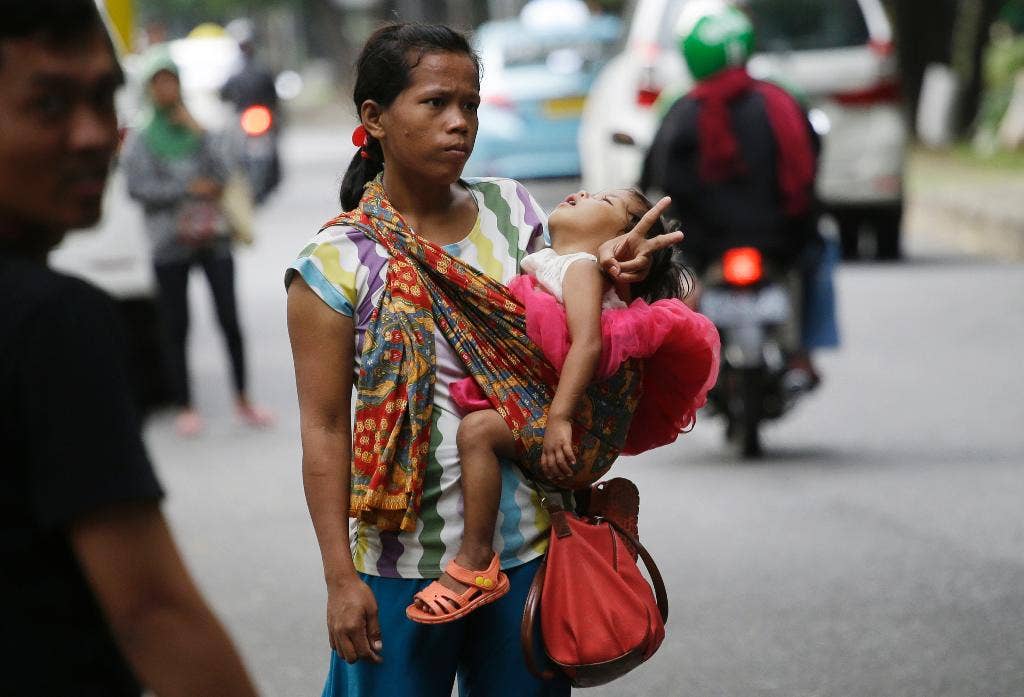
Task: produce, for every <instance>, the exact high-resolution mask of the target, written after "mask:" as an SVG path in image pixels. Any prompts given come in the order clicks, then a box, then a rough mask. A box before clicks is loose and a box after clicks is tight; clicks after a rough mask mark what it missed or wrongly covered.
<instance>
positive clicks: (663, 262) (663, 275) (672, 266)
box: [627, 189, 693, 303]
mask: <svg viewBox="0 0 1024 697" xmlns="http://www.w3.org/2000/svg"><path fill="white" fill-rule="evenodd" d="M629 192H630V193H631V194H633V196H635V197H636V199H637V200H638V201H640V202H641V203H643V205H644V212H647V211H649V210H651V209H652V208H654V204H652V203H651V202H650V201H649V200H648V198H647V197H646V196H644V193H643V192H642V191H640V190H639V189H630V190H629ZM642 217H643V213H640V214H636V213H634V214H632V215H631V216H630V220H629V227H628V228H627V229H630V228H632V227H633V226H635V225H636V224H637V223H639V222H640V219H641V218H642ZM678 229H679V223H678V222H677V221H675V220H672V221H666V220H665V219H664V218H663V217H661V216H658V219H657V220H655V221H654V225H652V226H651V229H650V230H648V231H647V237H648V238H651V237H657V236H658V235H664V234H666V233H669V232H675V231H676V230H678ZM632 290H633V296H634V297H637V298H643V299H644V300H645V301H646V302H649V303H652V302H654V301H655V300H667V299H670V298H676V299H678V300H682V299H683V298H685V297H686V296H687V295H689V294H690V291H692V290H693V272H692V271H690V269H688V268H687V267H686V266H684V265H683V262H682V260H681V259H680V257H679V254H678V252H677V250H676V247H675V245H672V246H671V247H665V248H662V249H659V250H658V251H656V252H655V253H654V254H652V255H651V268H650V269H649V270H648V272H647V278H645V279H644V280H642V281H638V282H637V283H634V284H633V287H632Z"/></svg>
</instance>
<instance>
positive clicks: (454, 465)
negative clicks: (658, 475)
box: [288, 178, 549, 578]
mask: <svg viewBox="0 0 1024 697" xmlns="http://www.w3.org/2000/svg"><path fill="white" fill-rule="evenodd" d="M465 183H466V185H467V186H468V189H469V191H470V192H471V193H472V194H473V197H474V198H475V199H476V203H477V209H478V211H479V214H478V215H477V219H476V222H475V224H474V225H473V229H472V231H471V232H470V233H469V235H468V236H467V237H465V238H464V239H463V240H461V241H459V242H456V243H454V244H450V245H446V246H445V251H447V252H448V253H449V254H451V255H452V256H454V257H458V258H459V259H461V260H462V261H464V262H466V263H468V264H470V265H471V266H474V267H475V268H477V269H479V270H480V271H483V272H484V273H486V274H487V275H488V276H491V277H492V278H494V279H496V280H498V281H500V282H502V283H508V282H509V281H510V280H511V279H512V278H513V277H514V276H516V275H517V274H519V272H520V270H519V263H520V261H522V258H523V257H524V256H525V255H526V254H528V253H530V252H533V251H536V250H538V249H540V248H541V247H543V246H544V226H545V221H546V218H545V215H544V212H543V211H542V210H541V208H540V206H539V205H538V204H537V202H536V201H535V200H534V199H533V197H532V196H530V194H529V192H528V191H527V190H526V189H525V187H523V185H522V184H519V183H518V182H515V181H513V180H511V179H492V178H486V179H484V178H481V179H468V180H465ZM387 262H388V254H387V251H386V250H385V249H384V247H382V246H381V245H379V244H377V243H376V242H374V241H372V240H370V239H368V238H367V237H366V236H365V235H364V234H363V233H362V232H360V231H359V230H358V229H356V228H352V227H343V226H334V227H329V228H326V229H325V230H323V231H322V232H320V233H318V234H317V235H316V236H315V237H313V239H312V241H311V242H310V243H309V244H308V245H307V246H306V248H305V249H303V250H302V252H301V254H300V255H299V258H298V259H297V260H296V261H295V262H294V263H293V264H292V265H291V267H290V268H289V270H288V277H289V278H290V276H291V275H292V274H294V273H299V274H301V275H302V278H303V280H304V281H305V282H306V283H307V284H308V285H309V287H310V288H312V289H313V291H314V292H315V293H316V294H317V295H318V296H319V297H320V298H321V299H322V300H323V301H324V302H325V303H326V304H327V305H328V306H330V307H331V308H332V309H333V310H335V311H337V312H340V313H342V314H344V315H347V316H349V317H352V318H353V320H354V325H355V356H356V365H355V366H354V367H353V368H354V370H355V371H358V369H359V365H358V364H359V360H360V355H361V353H362V347H363V336H364V334H365V332H366V329H367V327H368V325H369V320H370V314H371V313H372V312H373V310H374V308H376V307H377V305H378V304H379V303H380V300H381V298H382V297H383V294H384V284H385V281H386V279H387V267H388V263H387ZM434 343H435V346H436V360H437V365H436V378H437V379H436V382H435V385H434V410H433V422H432V428H431V441H430V454H429V457H428V460H427V469H426V472H425V474H424V483H423V498H422V508H421V510H420V517H419V520H418V522H417V525H416V530H415V531H412V532H398V531H395V532H384V531H381V530H379V529H378V528H376V527H374V526H371V525H367V524H365V523H362V522H358V521H352V524H351V525H352V528H351V540H352V558H353V560H354V561H355V567H356V569H357V570H358V571H361V572H363V573H367V574H371V575H374V576H386V577H396V578H436V577H438V576H440V575H441V572H442V570H443V569H444V567H445V565H446V564H447V563H448V561H449V560H451V559H452V558H454V557H455V553H456V551H457V550H458V547H459V544H460V543H461V541H462V527H463V522H462V512H463V504H462V487H461V485H460V479H461V474H462V470H461V468H460V466H459V457H458V450H457V449H456V446H455V435H456V432H457V431H458V427H459V418H460V417H459V413H458V410H457V408H456V406H455V405H454V403H453V402H452V401H451V397H450V395H449V389H448V388H449V385H450V384H451V383H453V382H455V381H456V380H459V379H462V378H464V377H466V375H467V373H466V370H465V367H464V366H463V365H462V363H461V362H460V361H459V359H458V358H457V357H456V356H455V354H454V353H453V351H452V349H451V346H450V345H449V344H448V342H447V341H446V340H445V339H444V337H443V336H442V335H441V334H440V333H437V332H436V331H435V334H434ZM501 474H502V491H501V500H500V504H499V509H500V510H499V513H498V519H497V525H496V527H495V535H494V549H495V550H496V551H497V552H498V554H499V555H500V558H501V565H502V568H506V569H507V568H511V567H514V566H518V565H520V564H524V563H526V562H528V561H530V560H532V559H535V558H536V557H538V556H540V555H541V554H543V553H544V551H545V549H546V548H547V530H548V527H549V523H548V518H547V514H546V513H545V512H544V510H543V509H542V508H541V506H540V501H539V498H538V496H537V494H536V492H534V491H533V489H532V488H530V486H529V485H527V484H526V483H525V481H524V480H523V478H522V476H521V474H520V473H519V470H518V468H516V467H515V466H514V465H511V464H509V463H505V464H503V465H502V468H501Z"/></svg>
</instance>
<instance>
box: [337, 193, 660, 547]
mask: <svg viewBox="0 0 1024 697" xmlns="http://www.w3.org/2000/svg"><path fill="white" fill-rule="evenodd" d="M332 225H346V226H354V227H357V228H359V229H360V230H361V231H363V233H364V234H366V236H367V237H368V238H370V239H372V240H374V241H375V242H377V243H379V244H381V245H382V246H384V247H385V249H387V251H388V253H389V255H390V259H389V261H388V270H387V281H386V284H385V288H384V294H383V297H382V298H381V301H380V304H379V305H378V306H377V307H376V309H374V311H373V313H372V315H371V317H370V323H369V326H368V328H367V330H366V333H365V335H364V338H363V350H362V356H361V364H360V366H361V367H360V370H359V375H358V378H357V382H356V389H357V397H356V419H355V426H354V434H353V457H352V479H351V494H350V510H349V514H350V515H351V516H352V517H357V518H359V519H361V520H363V521H365V522H367V523H370V524H372V525H376V526H377V527H379V528H381V529H383V530H403V531H414V530H415V529H416V521H417V518H418V515H419V509H420V501H421V496H422V491H423V474H424V471H425V469H426V460H427V454H428V450H429V445H430V424H431V412H432V410H433V391H434V376H435V354H434V329H435V323H436V328H437V329H438V330H439V331H440V333H441V335H442V336H444V338H445V339H446V340H447V341H448V342H449V343H450V344H451V346H452V347H453V349H454V351H455V354H456V355H457V356H459V358H460V359H461V361H462V362H463V364H464V365H465V367H466V369H467V371H468V372H469V374H470V375H472V376H473V378H474V379H475V380H476V381H477V383H478V384H479V385H480V387H481V389H482V390H483V392H484V394H486V395H487V398H488V400H489V401H490V403H491V405H492V406H493V407H494V408H495V409H496V410H497V411H498V413H500V414H501V416H502V417H503V418H504V420H505V422H506V423H507V424H508V426H509V428H510V429H511V431H512V433H513V436H514V437H515V439H516V443H517V445H518V450H519V453H520V457H521V459H522V462H521V464H522V465H523V466H524V467H526V468H527V470H528V471H530V472H531V473H533V472H535V471H537V472H539V469H538V468H537V466H536V465H537V463H539V461H540V453H541V445H542V442H543V438H544V427H545V425H546V423H547V413H548V407H549V406H550V404H551V399H552V396H553V394H554V386H555V385H557V381H558V376H557V374H556V372H555V370H554V368H553V367H552V366H551V364H550V363H549V362H548V361H547V359H546V358H545V357H544V355H543V353H542V352H541V350H540V349H539V348H537V347H536V346H535V345H534V344H533V343H532V342H531V341H530V340H529V338H528V337H527V334H526V316H525V311H524V309H523V306H522V304H521V303H520V302H519V300H518V299H517V298H516V297H515V296H513V295H512V294H511V292H510V291H509V290H508V289H507V288H506V287H505V286H504V285H502V284H501V283H499V282H497V281H495V280H494V279H492V278H491V277H490V276H487V275H486V274H484V273H482V272H479V271H477V270H476V269H473V268H472V267H470V266H468V265H467V264H465V263H464V262H462V261H460V260H459V259H456V258H454V257H452V256H451V255H449V254H448V253H447V252H445V251H444V249H442V248H441V247H440V246H438V245H436V244H433V243H431V242H429V241H427V240H424V239H423V238H421V237H419V236H418V235H416V234H415V233H414V232H413V231H412V229H411V228H409V227H408V225H406V223H405V221H403V220H402V218H401V216H400V215H399V214H398V212H397V211H395V210H394V208H392V206H391V204H390V203H389V202H388V201H387V199H386V197H385V194H384V188H383V186H382V185H381V183H380V178H379V177H378V179H377V180H375V181H372V182H370V183H369V184H367V186H366V189H365V191H364V194H363V198H362V200H361V201H360V204H359V207H358V208H356V209H354V210H352V211H348V212H346V213H343V214H341V215H340V216H338V217H337V218H335V219H334V220H332V221H330V222H329V223H328V224H327V225H326V226H325V227H329V226H332ZM641 379H642V368H641V365H640V363H639V362H632V363H629V364H625V365H624V366H623V369H621V370H620V371H619V373H617V374H616V375H614V376H612V377H611V378H609V379H608V380H605V381H603V382H601V383H597V384H595V385H592V386H591V387H590V389H588V391H587V393H586V396H585V398H584V399H583V400H582V402H583V403H582V404H581V405H580V410H579V414H578V416H577V417H576V418H574V424H573V448H574V450H577V447H578V454H577V463H576V466H575V467H576V469H577V470H578V471H577V476H576V478H575V479H574V483H575V484H577V485H578V486H585V485H589V484H590V483H591V482H593V481H595V480H596V479H597V478H599V477H600V476H601V475H602V474H604V472H605V471H607V469H608V468H609V467H610V466H611V464H612V462H613V461H614V460H615V458H616V457H617V456H618V453H619V451H620V450H621V448H622V444H623V443H624V442H625V439H626V435H627V434H628V431H629V425H630V421H631V419H632V414H633V411H634V410H635V407H636V404H637V402H638V400H639V397H640V384H641Z"/></svg>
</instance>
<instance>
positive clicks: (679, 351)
mask: <svg viewBox="0 0 1024 697" xmlns="http://www.w3.org/2000/svg"><path fill="white" fill-rule="evenodd" d="M509 288H510V289H511V290H512V292H513V294H515V296H516V297H518V298H519V300H520V301H522V303H523V304H524V305H525V306H526V332H527V334H528V335H529V337H530V339H531V340H532V341H533V342H534V343H535V344H537V346H538V347H540V348H541V350H543V351H544V355H545V356H546V357H547V359H548V360H549V361H550V362H551V364H552V365H553V366H554V367H555V369H556V370H558V371H559V372H561V370H562V365H563V364H564V363H565V357H566V354H568V353H569V346H570V344H571V341H570V338H569V328H568V324H567V323H566V318H565V308H564V307H563V306H562V305H561V304H559V302H558V300H556V299H555V297H554V296H553V295H551V294H550V293H548V292H547V291H545V290H544V289H543V288H539V287H537V286H536V285H535V283H534V280H533V279H532V278H530V277H529V276H517V277H516V278H515V279H513V281H512V282H511V283H510V284H509ZM601 332H602V342H603V343H602V349H601V360H600V362H599V363H598V366H597V371H596V373H595V375H594V380H595V381H597V380H603V379H605V378H607V377H609V376H611V375H613V374H614V373H615V371H617V370H618V369H619V366H620V365H621V364H622V362H623V361H625V360H627V359H630V358H642V359H644V379H643V394H642V395H641V397H640V403H639V406H638V407H637V410H636V412H635V413H634V415H633V422H632V426H631V427H630V430H629V436H628V437H627V439H626V445H625V447H624V448H623V450H622V452H623V454H625V455H635V454H636V453H640V452H643V451H645V450H650V449H651V448H656V447H658V446H661V445H666V444H668V443H671V442H673V441H674V440H675V439H676V437H678V435H679V434H680V433H681V432H682V431H684V430H686V429H687V428H689V427H690V426H691V425H692V424H693V422H694V421H695V420H696V417H697V410H698V409H700V408H701V407H702V406H704V404H705V402H706V401H707V395H708V391H709V390H710V389H711V388H712V387H713V386H714V384H715V380H717V379H718V361H719V356H718V353H719V339H718V331H717V330H716V329H715V325H714V324H712V323H711V320H709V319H708V318H707V317H705V316H704V315H702V314H700V313H697V312H694V311H693V310H691V309H690V308H688V307H686V305H684V304H683V303H682V302H681V301H679V300H658V301H656V302H654V303H651V304H648V303H646V302H644V301H643V300H639V299H637V300H634V301H633V302H632V303H630V304H629V307H625V308H621V309H608V310H604V311H602V313H601ZM451 395H452V398H453V400H454V401H455V403H456V404H457V405H458V406H459V408H460V409H462V410H463V411H465V412H470V411H478V410H480V409H490V408H491V404H490V402H488V401H487V397H486V396H485V395H484V393H483V391H482V390H481V389H480V387H479V386H478V385H477V384H476V382H475V381H474V380H473V378H464V379H462V380H459V381H458V382H456V383H454V384H452V386H451Z"/></svg>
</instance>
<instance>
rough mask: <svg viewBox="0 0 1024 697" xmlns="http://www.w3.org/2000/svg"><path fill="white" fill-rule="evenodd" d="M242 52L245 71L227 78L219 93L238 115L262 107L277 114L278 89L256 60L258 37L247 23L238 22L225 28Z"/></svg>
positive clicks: (243, 69) (263, 67)
mask: <svg viewBox="0 0 1024 697" xmlns="http://www.w3.org/2000/svg"><path fill="white" fill-rule="evenodd" d="M226 31H227V33H228V34H230V35H231V36H232V38H234V39H235V41H237V42H238V48H239V49H240V50H241V51H242V67H241V68H239V70H238V72H236V73H235V74H234V75H232V76H231V77H230V78H228V81H227V82H225V83H224V86H223V87H221V89H220V97H221V99H223V100H224V101H227V102H231V103H232V104H234V105H235V110H236V111H238V112H239V113H241V112H243V111H245V110H246V109H248V108H249V107H251V106H255V105H262V106H265V107H267V108H268V109H270V110H271V111H272V112H275V113H276V112H277V106H278V99H277V89H276V87H275V86H274V76H273V74H272V73H271V72H270V70H268V69H267V67H266V66H264V65H263V64H262V63H261V62H260V60H259V59H258V58H257V57H256V35H255V32H254V30H253V27H252V23H251V22H250V21H249V20H247V19H236V20H234V21H232V22H230V23H229V24H228V26H227V27H226Z"/></svg>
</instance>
